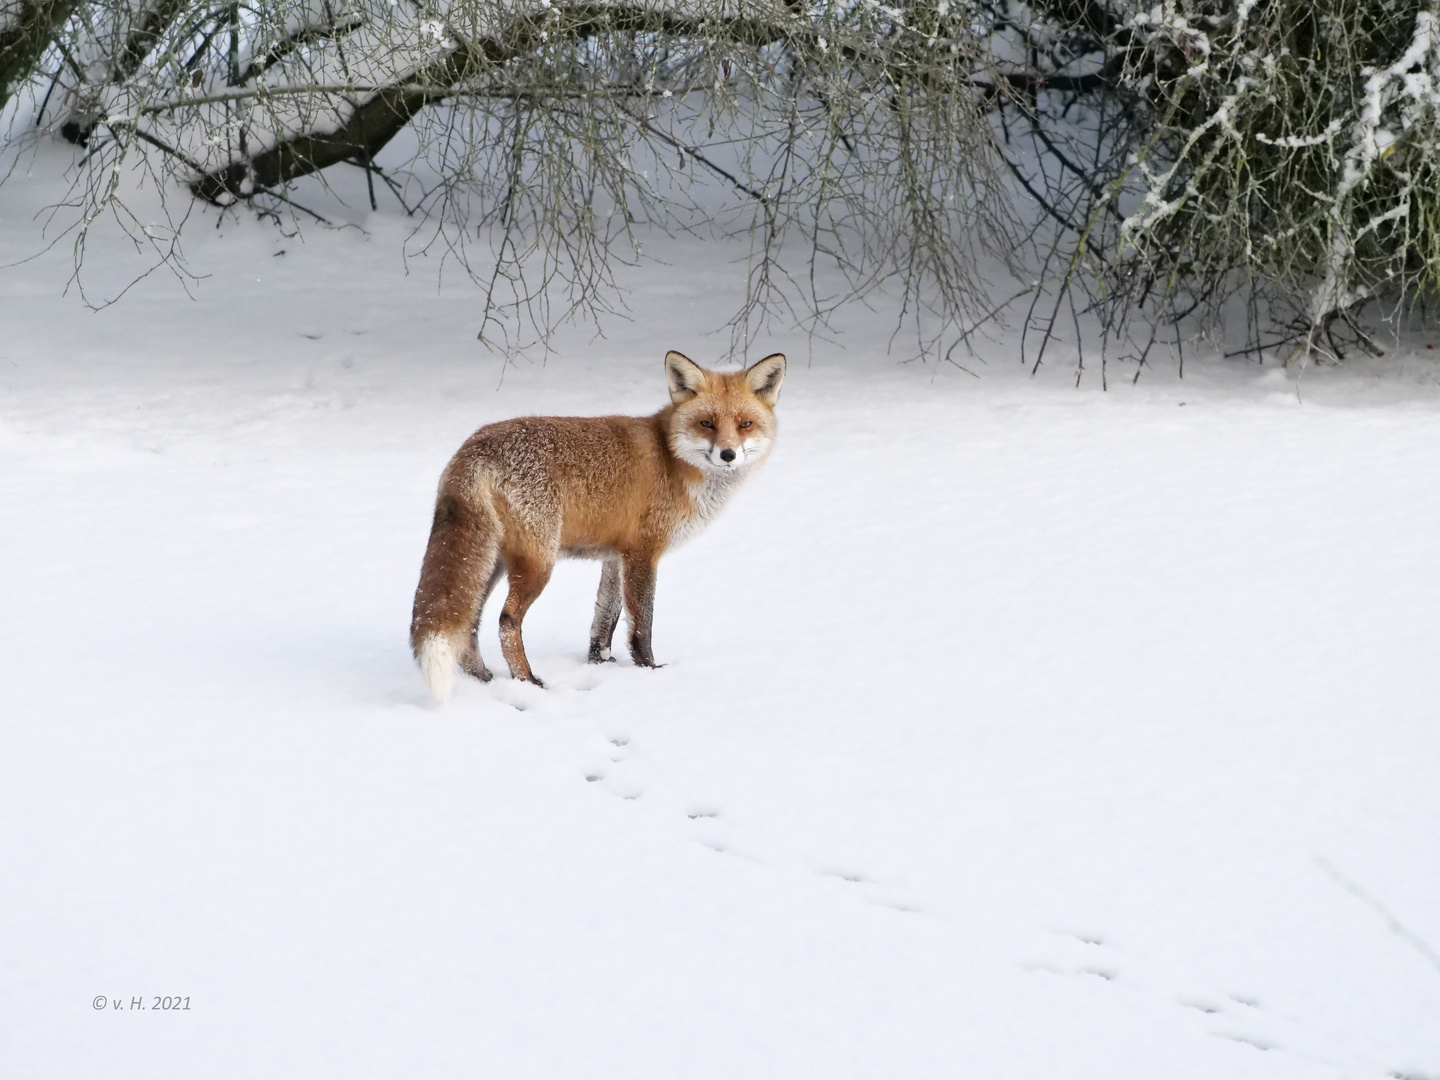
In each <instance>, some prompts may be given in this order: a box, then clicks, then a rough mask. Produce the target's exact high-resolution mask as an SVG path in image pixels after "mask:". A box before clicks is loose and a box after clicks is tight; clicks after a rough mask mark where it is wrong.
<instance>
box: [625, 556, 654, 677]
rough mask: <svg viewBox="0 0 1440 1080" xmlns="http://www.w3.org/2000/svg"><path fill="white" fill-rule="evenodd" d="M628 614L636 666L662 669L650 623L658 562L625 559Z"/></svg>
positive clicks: (631, 655)
mask: <svg viewBox="0 0 1440 1080" xmlns="http://www.w3.org/2000/svg"><path fill="white" fill-rule="evenodd" d="M623 578H624V582H623V585H624V592H625V613H626V614H627V615H629V616H630V658H631V659H632V660H634V661H635V666H636V667H649V668H653V667H661V666H662V665H660V664H657V663H655V653H654V652H653V651H652V650H651V648H650V621H651V617H652V615H653V614H654V611H655V559H654V558H652V557H650V556H630V555H627V556H625V563H624V573H623Z"/></svg>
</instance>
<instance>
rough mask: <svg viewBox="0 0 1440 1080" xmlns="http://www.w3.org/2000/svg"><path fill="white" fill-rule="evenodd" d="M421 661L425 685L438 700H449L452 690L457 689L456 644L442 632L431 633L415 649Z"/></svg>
mask: <svg viewBox="0 0 1440 1080" xmlns="http://www.w3.org/2000/svg"><path fill="white" fill-rule="evenodd" d="M415 658H416V659H417V660H419V661H420V674H421V675H423V676H424V677H425V685H426V686H428V687H429V688H430V693H432V694H434V695H435V700H436V701H442V702H443V701H449V700H450V692H451V691H452V690H454V689H455V662H456V656H455V645H454V643H453V642H452V641H451V640H450V639H449V638H447V637H445V636H444V635H442V634H430V635H429V636H427V637H425V638H423V639H422V640H421V642H420V647H419V648H418V649H416V650H415Z"/></svg>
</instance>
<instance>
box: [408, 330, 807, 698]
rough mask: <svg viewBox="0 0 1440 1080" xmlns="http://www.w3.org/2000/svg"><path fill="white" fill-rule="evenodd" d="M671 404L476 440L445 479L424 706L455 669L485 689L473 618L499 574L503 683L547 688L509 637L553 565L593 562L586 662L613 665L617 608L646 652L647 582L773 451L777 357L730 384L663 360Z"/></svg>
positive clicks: (507, 423)
mask: <svg viewBox="0 0 1440 1080" xmlns="http://www.w3.org/2000/svg"><path fill="white" fill-rule="evenodd" d="M665 374H666V377H667V378H668V380H669V384H670V402H671V403H670V404H669V405H668V406H666V407H665V408H664V409H662V410H661V411H660V412H658V413H656V414H655V415H654V416H643V417H642V416H595V417H577V416H525V417H520V418H518V419H515V420H504V421H501V422H500V423H498V424H490V425H489V426H487V427H483V428H481V429H480V430H479V431H477V432H475V434H474V435H471V436H470V438H468V439H466V440H465V443H464V444H463V445H462V446H461V447H460V449H459V450H458V451H457V452H456V454H455V456H454V457H453V458H451V459H450V464H449V465H447V466H446V467H445V471H444V473H443V474H441V477H440V491H439V495H438V496H437V498H436V500H435V521H434V524H433V525H432V526H431V529H430V542H429V544H428V545H427V547H426V549H425V562H424V565H423V566H422V568H421V570H420V585H419V587H418V588H417V589H416V590H415V609H414V613H413V615H412V618H411V622H410V645H411V648H413V649H414V651H415V659H416V660H417V661H419V664H420V670H421V672H422V674H423V675H424V676H425V682H426V683H427V684H428V685H429V687H430V691H431V693H433V694H434V695H435V697H436V698H437V699H439V700H441V701H444V700H445V699H446V698H448V697H449V696H450V691H451V689H452V688H453V686H454V682H455V667H456V665H457V663H458V664H459V666H460V668H462V669H463V670H464V671H465V672H466V673H468V674H470V675H473V676H475V678H477V679H480V680H481V681H482V682H489V680H490V671H489V669H488V668H487V667H486V666H485V662H484V661H483V660H481V659H480V644H479V641H478V638H477V629H478V626H479V623H480V611H481V609H482V608H483V607H484V604H485V601H486V600H487V599H488V598H489V596H490V593H491V591H492V590H493V589H494V588H495V586H496V584H497V583H498V582H499V580H500V576H501V575H502V574H504V575H505V576H506V577H507V578H508V579H509V584H510V592H509V595H508V596H506V597H505V607H504V608H503V609H502V611H501V613H500V649H501V651H502V652H503V653H504V654H505V662H506V663H507V664H508V665H509V666H510V676H511V678H515V679H524V680H526V681H528V682H532V683H535V684H536V685H537V686H543V685H544V684H543V683H541V682H540V680H539V679H537V678H536V677H535V673H534V672H533V671H532V670H531V669H530V661H529V660H527V659H526V657H525V645H524V642H523V640H522V638H521V635H520V626H521V623H522V622H524V619H525V612H526V611H527V610H529V608H530V605H531V604H533V603H534V602H535V599H536V597H538V596H539V595H540V592H541V590H543V589H544V588H545V584H546V582H548V581H549V580H550V572H551V570H552V569H553V568H554V566H555V560H556V559H557V558H559V557H560V556H569V557H572V558H591V559H599V560H601V561H602V563H603V568H602V570H601V572H600V592H599V595H598V596H597V597H596V599H595V620H594V622H593V623H592V624H591V626H590V662H591V663H592V664H594V663H601V662H603V661H606V660H609V659H611V656H610V644H611V641H612V640H613V638H614V635H615V624H616V622H618V621H619V618H620V606H621V601H622V597H623V601H624V606H625V611H626V614H627V615H628V617H629V622H630V656H631V657H632V658H633V659H634V661H635V663H636V664H637V665H639V666H641V667H656V666H657V665H656V663H655V656H654V654H653V653H652V652H651V647H650V620H651V611H652V609H653V606H654V600H655V568H656V564H657V563H658V562H659V559H660V556H661V555H663V554H664V553H665V551H666V550H667V549H669V548H670V547H673V546H674V545H675V544H678V543H680V542H681V541H684V540H688V539H689V538H690V537H692V536H695V535H696V534H698V533H699V532H700V531H701V530H702V529H703V528H704V527H705V526H706V525H707V524H708V523H709V522H710V521H711V520H712V519H713V518H714V517H715V516H716V515H717V514H718V513H719V512H720V510H721V508H722V507H723V506H724V505H725V503H726V502H727V501H728V500H729V498H730V496H731V495H732V494H734V493H735V491H736V490H737V489H738V488H739V487H740V486H741V484H742V483H743V482H744V481H745V480H746V479H748V478H749V477H750V476H751V474H753V473H754V472H755V469H756V467H757V466H758V465H759V464H760V463H761V462H762V461H763V460H764V459H765V456H766V455H767V454H768V453H769V452H770V448H771V447H772V446H773V445H774V443H775V402H776V400H777V399H778V398H779V396H780V384H781V382H782V381H783V380H784V378H785V357H784V356H783V355H781V354H780V353H776V354H775V355H773V356H767V357H766V358H765V359H764V360H761V361H760V362H759V363H757V364H755V365H754V366H753V367H750V368H747V369H746V370H744V371H738V372H735V373H733V374H722V373H720V372H716V371H707V370H706V369H704V368H702V367H700V366H699V365H698V364H696V363H695V362H694V361H692V360H690V359H688V358H687V357H685V356H682V355H681V354H680V353H678V352H671V353H667V354H666V356H665Z"/></svg>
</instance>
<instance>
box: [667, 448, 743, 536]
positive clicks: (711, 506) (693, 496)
mask: <svg viewBox="0 0 1440 1080" xmlns="http://www.w3.org/2000/svg"><path fill="white" fill-rule="evenodd" d="M754 471H755V470H754V468H753V467H751V466H748V465H744V466H741V467H740V468H738V469H726V470H723V471H722V470H710V469H707V470H705V479H704V480H702V481H700V482H699V483H695V484H691V485H690V486H689V494H690V502H691V503H692V504H693V505H694V507H695V512H694V513H693V514H692V515H691V516H690V517H688V518H686V519H685V520H684V521H682V522H681V523H680V527H679V528H677V529H676V530H675V535H674V537H672V538H671V540H670V546H671V547H675V546H677V545H679V544H683V543H685V541H687V540H690V539H691V538H693V537H696V536H699V535H700V534H701V533H702V532H704V531H705V526H707V525H709V524H710V522H712V521H714V520H715V519H716V518H717V517H719V516H720V511H721V510H723V509H725V504H726V503H727V502H729V501H730V497H731V496H732V495H734V494H735V492H737V491H739V490H740V488H741V487H743V486H744V485H745V481H747V480H749V479H750V474H751V473H753V472H754Z"/></svg>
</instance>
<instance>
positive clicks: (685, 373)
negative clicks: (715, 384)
mask: <svg viewBox="0 0 1440 1080" xmlns="http://www.w3.org/2000/svg"><path fill="white" fill-rule="evenodd" d="M665 378H666V379H667V380H669V383H670V400H671V401H673V402H674V403H675V404H676V405H679V404H680V403H681V402H683V401H689V400H690V399H691V398H693V397H694V396H695V395H696V394H698V393H700V391H701V390H702V389H704V387H705V369H704V368H702V367H701V366H700V365H699V364H697V363H695V361H694V360H691V359H690V358H689V357H688V356H685V355H684V354H683V353H678V352H668V353H666V354H665Z"/></svg>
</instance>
